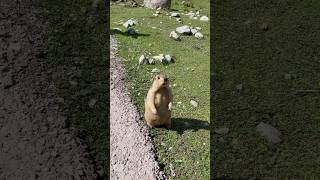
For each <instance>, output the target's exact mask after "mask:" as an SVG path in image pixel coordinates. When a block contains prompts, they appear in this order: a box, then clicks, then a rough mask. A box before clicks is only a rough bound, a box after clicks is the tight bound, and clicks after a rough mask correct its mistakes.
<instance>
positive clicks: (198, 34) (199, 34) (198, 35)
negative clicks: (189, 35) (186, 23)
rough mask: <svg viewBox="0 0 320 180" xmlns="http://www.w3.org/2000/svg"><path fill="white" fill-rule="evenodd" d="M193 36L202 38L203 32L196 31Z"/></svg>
mask: <svg viewBox="0 0 320 180" xmlns="http://www.w3.org/2000/svg"><path fill="white" fill-rule="evenodd" d="M194 36H195V37H196V38H198V39H201V38H203V34H201V33H200V32H197V33H196V34H195V35H194Z"/></svg>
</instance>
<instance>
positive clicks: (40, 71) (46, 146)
mask: <svg viewBox="0 0 320 180" xmlns="http://www.w3.org/2000/svg"><path fill="white" fill-rule="evenodd" d="M41 40H42V38H41V26H40V25H39V24H37V23H36V19H35V17H34V14H33V6H32V2H31V1H11V0H1V1H0V179H7V180H10V179H90V180H92V179H97V177H98V175H97V174H96V172H95V169H94V165H93V162H92V161H91V160H90V157H89V155H88V152H87V146H86V145H85V144H84V143H83V141H82V140H81V139H79V138H78V137H76V135H74V134H75V133H74V131H73V130H72V129H65V128H64V127H65V117H64V116H63V115H62V113H61V112H59V110H58V109H59V108H58V107H59V104H58V102H61V98H59V97H58V96H57V95H56V88H55V86H54V84H53V83H52V82H50V81H49V80H48V79H49V76H48V71H50V70H49V69H48V68H47V65H46V58H45V57H46V56H45V51H44V50H43V47H42V42H41Z"/></svg>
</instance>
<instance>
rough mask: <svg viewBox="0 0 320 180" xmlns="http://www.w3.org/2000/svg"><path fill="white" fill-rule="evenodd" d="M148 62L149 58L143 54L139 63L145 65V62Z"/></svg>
mask: <svg viewBox="0 0 320 180" xmlns="http://www.w3.org/2000/svg"><path fill="white" fill-rule="evenodd" d="M147 63H148V59H147V58H146V56H145V55H141V56H140V58H139V65H143V64H147Z"/></svg>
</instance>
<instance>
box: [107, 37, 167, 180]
mask: <svg viewBox="0 0 320 180" xmlns="http://www.w3.org/2000/svg"><path fill="white" fill-rule="evenodd" d="M110 47H111V52H110V56H111V58H110V82H111V83H110V102H111V105H110V121H111V122H110V130H111V132H110V134H111V137H110V146H111V150H110V151H111V152H110V157H111V163H110V164H111V171H110V172H111V173H110V176H111V179H141V180H152V179H165V177H164V175H163V173H162V172H161V171H160V170H159V165H158V162H157V161H156V159H155V154H154V147H153V145H152V143H151V138H150V136H149V130H148V128H147V127H146V125H145V124H144V122H143V121H142V120H141V119H142V118H141V116H140V114H139V112H138V110H137V108H136V107H135V106H134V105H133V103H132V102H131V100H130V97H129V94H128V93H127V91H126V88H125V84H124V81H123V76H124V68H123V66H122V64H121V59H120V58H118V57H116V56H115V55H116V51H117V44H116V41H115V39H114V38H113V37H110Z"/></svg>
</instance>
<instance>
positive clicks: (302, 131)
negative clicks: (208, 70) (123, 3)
mask: <svg viewBox="0 0 320 180" xmlns="http://www.w3.org/2000/svg"><path fill="white" fill-rule="evenodd" d="M214 5H215V11H214V17H215V19H216V20H215V23H214V26H215V28H214V35H213V40H214V41H215V42H214V43H212V45H213V48H214V56H215V57H216V61H215V62H214V65H215V67H216V68H215V69H216V74H217V76H216V83H215V84H216V85H217V86H216V89H217V96H216V97H217V101H216V102H214V103H215V112H216V115H217V116H216V117H215V120H214V126H215V127H217V128H218V127H229V128H230V133H229V134H227V135H224V136H220V135H215V136H214V137H213V140H214V141H213V143H212V147H211V148H213V149H214V151H213V152H214V161H215V162H214V164H215V172H214V173H215V177H223V176H228V177H233V178H240V177H241V178H252V177H256V178H257V179H285V178H287V179H302V178H303V177H309V178H311V176H312V175H313V177H317V176H319V172H320V158H319V151H320V146H319V138H320V126H319V122H320V114H319V106H320V96H319V94H317V93H309V94H304V95H296V94H294V92H295V90H298V89H318V90H319V88H320V84H319V83H320V74H319V72H320V59H319V58H320V51H319V45H320V44H319V42H320V36H319V35H318V32H319V30H320V29H319V27H320V24H319V18H320V16H319V12H318V9H319V7H320V2H319V1H312V0H307V1H290V0H285V1H281V2H280V1H276V0H269V1H251V0H245V1H241V2H240V1H239V2H238V1H230V0H228V1H223V2H215V4H214ZM264 23H266V24H267V25H268V27H269V30H266V31H265V30H263V29H262V28H261V26H262V25H263V24H264ZM239 84H242V85H243V91H242V92H238V91H237V89H236V86H237V85H239ZM259 122H265V123H269V124H271V125H273V126H275V127H276V128H277V129H279V130H280V131H281V132H282V137H281V138H282V143H280V144H278V145H271V144H269V143H268V142H267V141H266V140H265V139H264V138H262V137H261V136H260V135H259V134H258V133H257V132H256V130H255V127H256V125H257V124H258V123H259ZM318 178H319V177H318ZM316 179H317V178H316Z"/></svg>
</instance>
